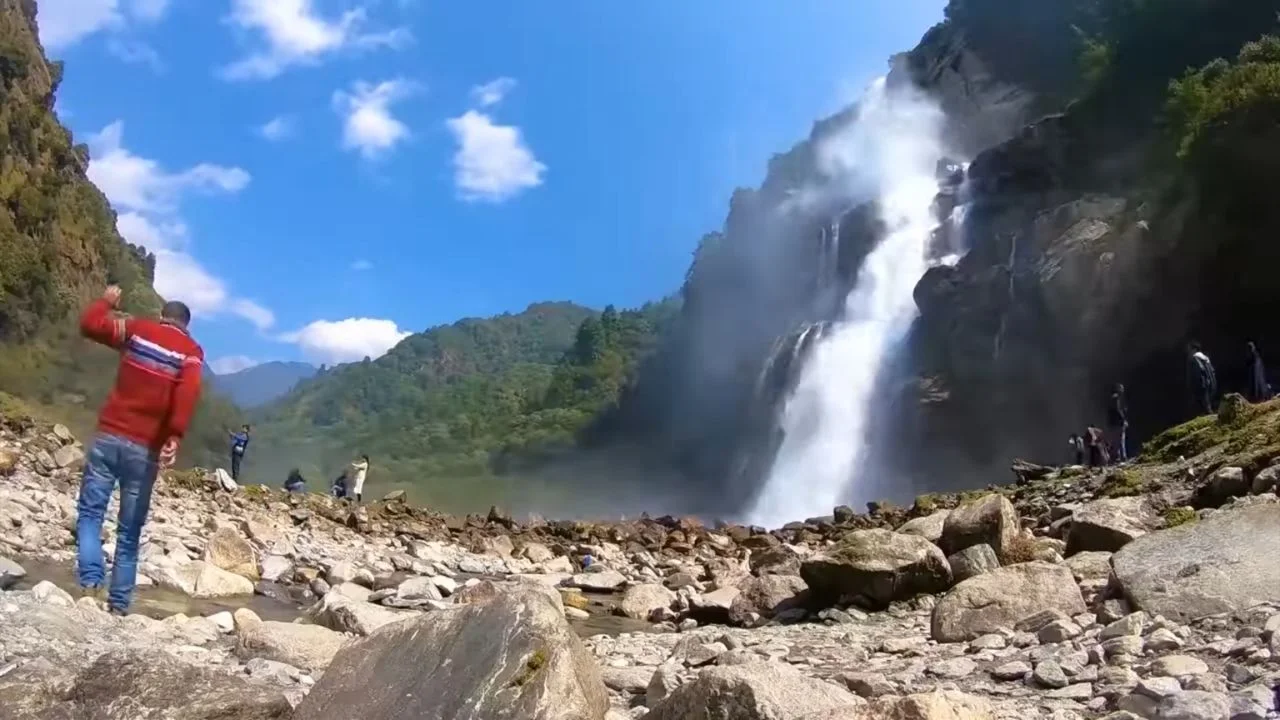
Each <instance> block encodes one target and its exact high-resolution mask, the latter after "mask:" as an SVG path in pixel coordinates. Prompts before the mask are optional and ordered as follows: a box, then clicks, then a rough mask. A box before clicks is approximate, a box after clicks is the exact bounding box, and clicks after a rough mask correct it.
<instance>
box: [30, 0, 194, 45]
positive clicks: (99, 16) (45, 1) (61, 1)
mask: <svg viewBox="0 0 1280 720" xmlns="http://www.w3.org/2000/svg"><path fill="white" fill-rule="evenodd" d="M168 9H169V0H126V2H124V3H123V4H122V3H121V0H40V2H39V4H38V5H37V9H36V21H37V23H38V24H39V26H40V42H41V43H43V44H44V46H45V48H46V49H48V50H53V51H58V50H63V49H66V48H68V47H70V46H72V45H74V44H76V43H77V42H79V41H80V40H83V39H84V38H86V37H88V36H90V35H92V34H94V33H96V32H99V31H116V30H121V29H123V28H125V27H127V26H128V25H129V22H128V20H137V21H140V22H156V21H159V20H160V19H161V18H162V17H164V14H165V12H166V11H167V10H168ZM126 16H127V17H126Z"/></svg>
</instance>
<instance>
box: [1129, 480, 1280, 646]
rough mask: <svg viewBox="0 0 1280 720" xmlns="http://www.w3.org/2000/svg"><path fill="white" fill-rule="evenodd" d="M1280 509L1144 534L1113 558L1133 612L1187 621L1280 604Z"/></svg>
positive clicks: (1230, 514) (1225, 514) (1234, 513)
mask: <svg viewBox="0 0 1280 720" xmlns="http://www.w3.org/2000/svg"><path fill="white" fill-rule="evenodd" d="M1277 547H1280V505H1276V504H1268V505H1255V506H1253V507H1248V508H1244V509H1240V510H1229V511H1222V512H1219V513H1217V514H1215V515H1213V516H1212V517H1210V518H1209V519H1207V520H1201V521H1199V522H1194V523H1188V524H1186V525H1180V526H1178V527H1175V528H1170V529H1168V530H1160V531H1158V532H1154V533H1151V534H1149V535H1144V536H1143V537H1140V538H1138V539H1136V540H1134V541H1133V542H1131V543H1129V544H1128V545H1126V546H1124V548H1122V549H1121V550H1120V551H1119V552H1117V553H1116V554H1115V555H1114V556H1112V558H1111V565H1112V568H1113V570H1114V572H1115V577H1116V580H1117V581H1118V582H1119V583H1120V587H1121V589H1122V590H1123V591H1124V594H1125V595H1126V596H1127V597H1128V598H1129V601H1130V602H1131V603H1133V605H1134V606H1136V607H1138V608H1140V609H1142V610H1146V611H1147V612H1148V613H1150V614H1152V615H1164V616H1165V617H1167V618H1169V619H1174V620H1178V621H1180V622H1187V621H1190V620H1194V619H1196V618H1200V617H1204V616H1206V615H1214V614H1217V613H1223V612H1235V611H1240V610H1244V609H1246V608H1249V607H1253V606H1254V605H1258V604H1260V603H1265V602H1277V601H1280V563H1277V562H1275V553H1276V548H1277Z"/></svg>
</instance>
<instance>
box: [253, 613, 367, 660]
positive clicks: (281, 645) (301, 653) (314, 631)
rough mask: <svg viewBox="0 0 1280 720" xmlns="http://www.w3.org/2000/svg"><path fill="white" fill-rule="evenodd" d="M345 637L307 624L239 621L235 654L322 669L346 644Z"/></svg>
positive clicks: (324, 628) (318, 626) (321, 627)
mask: <svg viewBox="0 0 1280 720" xmlns="http://www.w3.org/2000/svg"><path fill="white" fill-rule="evenodd" d="M346 641H347V636H344V635H342V634H341V633H338V632H334V631H333V630H330V629H329V628H327V627H323V626H320V625H312V624H310V623H286V622H274V621H271V620H268V621H265V622H264V621H261V620H259V621H257V622H245V623H242V624H241V626H240V627H239V628H238V631H237V633H236V655H238V656H239V657H240V658H241V659H242V660H248V659H250V658H263V659H264V660H274V661H276V662H282V663H286V664H288V665H293V666H294V667H299V668H303V669H304V670H323V669H325V668H326V667H328V666H329V663H330V662H331V661H332V660H333V656H334V655H336V654H338V650H339V649H341V648H342V646H343V644H344V643H346Z"/></svg>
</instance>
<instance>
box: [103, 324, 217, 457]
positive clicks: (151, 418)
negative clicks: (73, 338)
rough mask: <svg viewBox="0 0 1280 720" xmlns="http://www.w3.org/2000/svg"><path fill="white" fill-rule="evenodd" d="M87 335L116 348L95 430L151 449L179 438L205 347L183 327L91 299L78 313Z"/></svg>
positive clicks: (193, 397)
mask: <svg viewBox="0 0 1280 720" xmlns="http://www.w3.org/2000/svg"><path fill="white" fill-rule="evenodd" d="M80 332H81V333H83V334H84V336H85V337H87V338H89V339H91V340H94V341H96V342H99V343H102V344H103V345H106V346H107V347H110V348H114V349H116V350H119V351H120V367H119V369H118V370H117V371H116V384H115V387H114V388H112V390H111V395H110V396H108V397H107V402H106V404H105V405H104V406H103V407H102V412H101V413H99V415H98V430H99V431H101V432H103V433H107V434H110V435H116V436H119V437H123V438H125V439H127V440H132V441H134V442H136V443H139V444H141V445H145V446H147V447H149V448H151V449H153V450H157V451H158V450H160V448H161V447H162V446H163V445H164V444H165V442H166V441H168V440H169V439H170V438H176V439H179V440H181V439H182V436H183V435H185V434H186V432H187V425H188V424H189V423H190V422H191V415H192V413H193V412H194V411H195V407H196V401H197V400H199V398H200V372H201V369H202V367H203V365H204V350H203V349H201V347H200V345H199V344H197V343H196V341H195V340H193V339H192V338H191V335H189V334H188V333H187V331H186V330H185V329H183V328H182V327H180V326H178V325H174V324H172V323H168V322H165V321H163V320H152V319H149V318H133V317H123V316H119V315H116V314H114V313H113V312H112V308H111V304H110V303H109V302H107V301H106V300H103V299H98V300H95V301H94V302H93V303H92V304H91V305H89V307H88V308H87V309H85V311H84V314H83V315H82V316H81V317H80Z"/></svg>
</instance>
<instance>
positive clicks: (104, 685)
mask: <svg viewBox="0 0 1280 720" xmlns="http://www.w3.org/2000/svg"><path fill="white" fill-rule="evenodd" d="M51 674H54V673H48V672H40V671H38V670H35V669H34V668H33V671H32V672H31V673H30V674H24V673H23V672H22V671H21V670H20V671H19V672H18V673H15V676H13V677H7V678H4V679H2V680H0V717H3V718H5V720H140V719H141V718H146V719H147V720H228V719H229V718H235V720H284V719H285V718H288V717H290V711H291V708H290V705H289V702H288V700H286V699H285V696H284V693H283V692H282V691H281V690H279V689H274V688H270V687H266V686H263V685H258V684H254V683H250V682H248V681H246V680H245V679H243V678H242V677H239V676H234V675H231V674H229V673H227V672H226V671H225V670H222V669H220V668H216V667H211V666H209V665H197V664H193V663H190V662H187V661H184V660H181V659H179V658H176V657H173V656H171V655H168V654H160V653H158V652H141V651H126V650H117V651H115V652H111V653H107V654H105V655H102V656H101V657H99V658H98V659H97V660H95V661H94V663H93V664H92V665H90V666H89V667H88V668H86V669H85V670H84V671H83V672H81V673H80V674H79V675H77V676H76V677H75V679H74V680H73V681H72V682H70V683H69V685H65V686H64V685H63V684H62V683H61V682H56V681H55V682H49V679H50V678H49V677H48V676H49V675H51Z"/></svg>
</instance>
